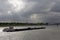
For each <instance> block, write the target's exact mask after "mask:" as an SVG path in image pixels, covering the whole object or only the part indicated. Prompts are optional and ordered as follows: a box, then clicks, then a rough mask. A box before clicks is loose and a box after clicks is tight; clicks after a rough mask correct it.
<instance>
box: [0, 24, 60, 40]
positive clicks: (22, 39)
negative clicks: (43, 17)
mask: <svg viewBox="0 0 60 40" xmlns="http://www.w3.org/2000/svg"><path fill="white" fill-rule="evenodd" d="M26 27H41V26H21V27H15V28H26ZM42 27H46V29H38V30H27V31H19V32H3V31H2V30H3V29H4V28H6V27H0V40H60V25H59V26H56V25H52V26H42Z"/></svg>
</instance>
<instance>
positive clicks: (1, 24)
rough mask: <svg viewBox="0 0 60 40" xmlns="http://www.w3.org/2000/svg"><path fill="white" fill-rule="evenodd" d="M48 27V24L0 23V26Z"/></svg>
mask: <svg viewBox="0 0 60 40" xmlns="http://www.w3.org/2000/svg"><path fill="white" fill-rule="evenodd" d="M29 25H32V26H33V25H48V23H0V26H29Z"/></svg>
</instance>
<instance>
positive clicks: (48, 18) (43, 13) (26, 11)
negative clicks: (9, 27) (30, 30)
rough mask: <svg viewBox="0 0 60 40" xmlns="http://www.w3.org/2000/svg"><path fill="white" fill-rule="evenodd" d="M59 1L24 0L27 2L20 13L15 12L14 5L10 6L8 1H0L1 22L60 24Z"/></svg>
mask: <svg viewBox="0 0 60 40" xmlns="http://www.w3.org/2000/svg"><path fill="white" fill-rule="evenodd" d="M58 1H59V0H57V1H56V0H23V2H25V7H24V8H23V9H21V10H20V11H18V12H15V11H14V10H12V8H11V6H12V5H11V4H9V3H8V1H7V0H0V5H1V6H0V13H1V15H0V21H10V22H49V23H50V22H52V23H54V22H60V21H59V20H60V19H59V17H60V14H59V13H58V12H59V10H60V9H59V7H60V6H59V3H57V2H58ZM54 3H56V4H54ZM52 4H53V5H52ZM55 8H56V9H55ZM55 10H56V11H55ZM57 10H58V11H57ZM8 11H12V12H11V13H10V14H12V15H10V14H8ZM52 11H53V12H52ZM51 12H52V13H51ZM56 12H57V13H56ZM34 15H37V16H36V18H34V17H33V19H32V18H31V16H34Z"/></svg>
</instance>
